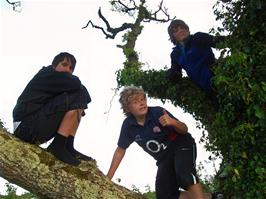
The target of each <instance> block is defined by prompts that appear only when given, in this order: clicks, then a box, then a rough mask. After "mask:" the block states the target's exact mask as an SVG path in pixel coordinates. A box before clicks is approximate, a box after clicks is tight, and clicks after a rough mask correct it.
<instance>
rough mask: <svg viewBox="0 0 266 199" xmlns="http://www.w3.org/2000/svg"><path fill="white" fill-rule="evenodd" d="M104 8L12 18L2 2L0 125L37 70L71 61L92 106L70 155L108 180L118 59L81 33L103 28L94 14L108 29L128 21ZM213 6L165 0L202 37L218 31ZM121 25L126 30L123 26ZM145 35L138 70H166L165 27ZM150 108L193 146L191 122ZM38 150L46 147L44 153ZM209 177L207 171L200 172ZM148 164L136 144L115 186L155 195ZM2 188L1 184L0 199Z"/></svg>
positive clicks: (26, 5)
mask: <svg viewBox="0 0 266 199" xmlns="http://www.w3.org/2000/svg"><path fill="white" fill-rule="evenodd" d="M147 1H148V3H147V5H150V7H149V8H150V9H153V10H156V9H157V7H156V6H157V5H158V2H159V1H158V0H147ZM108 2H109V0H32V1H29V0H22V8H23V9H22V11H21V12H20V13H18V12H14V11H13V10H12V7H11V6H10V5H9V4H7V3H6V1H5V0H1V1H0V4H1V15H0V16H1V21H0V26H1V27H0V37H1V41H0V42H1V48H0V51H1V54H0V66H1V78H0V91H1V97H0V119H1V120H2V121H3V122H4V123H5V126H6V128H8V129H9V131H10V132H12V131H13V127H12V109H13V107H14V105H15V103H16V100H17V97H18V96H19V95H20V93H21V92H22V90H23V89H24V87H25V86H26V84H27V83H28V81H29V80H30V79H31V78H32V77H33V75H35V74H36V73H37V72H38V70H39V69H40V68H41V67H42V66H47V65H50V64H51V61H52V59H53V58H54V56H55V55H56V54H58V53H59V52H62V51H67V52H70V53H72V54H73V55H74V56H75V57H76V59H77V65H76V69H75V72H74V74H75V75H77V76H79V78H80V79H81V81H82V82H83V84H84V85H85V86H86V87H87V89H88V91H89V93H90V95H91V98H92V102H91V103H90V104H89V106H88V109H87V110H86V116H85V117H84V118H83V119H82V121H81V125H80V127H79V129H78V133H77V135H76V140H75V147H76V148H77V149H78V150H79V151H81V152H83V153H84V154H87V155H89V156H92V157H93V158H94V159H96V161H97V164H98V167H99V169H100V170H101V171H102V172H103V173H105V174H106V173H107V171H108V168H109V165H110V162H111V159H112V156H113V152H114V150H115V148H116V146H117V145H116V144H117V139H118V136H119V133H120V127H121V124H122V122H123V119H124V115H123V113H122V110H121V109H120V105H119V103H118V96H117V95H115V93H114V88H116V85H117V84H116V75H115V72H116V71H117V70H118V69H120V68H122V67H123V62H124V55H123V53H122V50H121V49H119V48H117V47H116V45H117V44H121V42H122V37H121V36H122V34H121V33H120V34H118V35H117V37H116V39H115V40H106V39H105V37H104V35H103V34H102V33H101V32H100V31H99V30H96V29H92V28H87V29H82V27H83V26H85V25H86V23H87V22H88V20H90V19H91V20H93V22H95V23H96V24H99V25H102V22H101V21H100V20H99V18H98V15H97V11H98V8H99V7H100V6H101V8H102V13H103V14H104V15H105V17H106V18H107V19H109V22H110V24H111V25H113V26H114V27H117V26H120V25H121V24H122V22H124V20H126V19H128V18H127V17H125V16H122V15H119V14H118V13H112V12H111V11H110V5H109V3H108ZM214 3H215V1H214V0H164V5H165V6H166V7H167V8H169V9H168V11H169V13H170V15H171V16H176V17H177V18H180V19H183V20H184V21H186V23H187V24H188V25H189V26H190V31H191V33H195V32H196V31H203V32H209V30H210V29H211V28H212V27H213V26H215V25H216V24H217V22H216V21H215V16H214V15H213V10H212V6H213V5H214ZM127 22H132V19H131V21H127ZM143 25H144V29H143V32H142V34H141V36H140V37H139V38H138V40H137V44H136V50H137V51H138V52H139V53H140V55H139V57H140V61H141V62H143V63H146V66H145V67H150V68H153V69H160V68H163V67H165V66H167V67H170V52H171V48H172V47H173V46H172V44H171V43H170V41H169V40H168V35H167V26H168V25H169V23H166V24H160V23H150V24H147V23H146V24H143ZM148 104H149V105H152V106H153V105H160V106H164V107H165V108H166V109H167V110H168V111H170V112H171V113H172V114H173V115H175V116H176V117H177V118H178V119H179V120H181V121H183V122H185V123H186V124H187V125H188V127H189V132H190V133H191V134H192V135H193V137H194V138H196V141H197V142H199V139H200V136H201V132H202V130H199V129H196V123H197V122H196V121H195V120H194V119H193V117H192V116H191V115H189V114H187V113H184V112H183V111H182V109H180V108H178V107H174V106H173V105H171V104H169V103H166V104H162V103H161V102H160V101H159V100H155V99H149V100H148ZM44 147H45V146H44ZM208 156H209V153H207V152H206V151H205V149H204V148H203V147H202V146H200V144H198V159H197V161H198V162H204V161H206V160H207V159H208ZM205 166H206V168H207V169H208V172H209V173H212V171H213V169H212V168H211V167H212V166H211V165H206V164H205ZM155 174H156V165H155V161H154V160H153V159H152V158H151V157H150V156H149V155H148V154H146V153H145V152H144V151H143V150H142V149H141V148H139V147H138V146H137V145H136V144H133V145H132V146H131V147H130V148H129V149H128V150H127V153H126V156H125V157H124V159H123V161H122V163H121V165H120V167H119V168H118V170H117V173H116V175H115V176H114V178H113V181H114V182H117V180H116V179H117V178H120V179H121V182H120V184H121V185H123V186H126V187H128V188H131V186H132V185H135V186H136V187H139V188H140V189H141V190H144V187H145V185H147V184H148V185H150V186H151V188H152V189H154V180H155ZM4 183H5V181H4V180H0V193H1V190H3V188H2V187H3V184H4Z"/></svg>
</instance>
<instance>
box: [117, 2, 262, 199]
mask: <svg viewBox="0 0 266 199" xmlns="http://www.w3.org/2000/svg"><path fill="white" fill-rule="evenodd" d="M214 13H215V15H216V16H217V20H221V21H222V25H223V26H222V27H219V28H217V30H216V31H215V33H216V34H225V33H227V34H228V35H230V36H228V38H227V39H226V42H225V43H224V44H223V46H222V47H228V49H225V50H224V51H223V53H222V55H221V57H220V58H219V60H218V64H217V66H216V67H215V69H214V72H215V78H214V83H215V85H216V87H217V91H218V93H217V99H215V98H209V96H206V95H205V94H204V93H203V92H202V91H200V90H199V89H198V88H196V87H195V86H194V85H192V83H191V82H190V81H189V80H188V79H187V78H181V79H179V80H176V82H175V83H171V82H168V81H167V79H166V78H165V71H164V70H160V71H156V70H147V71H143V70H142V69H141V68H138V67H134V65H138V66H140V65H141V64H140V63H135V64H134V65H132V66H131V67H128V66H126V67H124V69H122V70H119V71H118V72H117V82H118V85H119V87H122V86H125V85H131V84H134V85H137V86H142V87H143V88H144V89H145V90H146V91H147V92H148V94H149V96H150V97H154V98H158V99H161V100H162V101H166V100H170V101H171V102H172V103H173V104H174V105H176V106H180V107H181V108H183V109H184V110H185V111H187V112H189V113H191V114H192V115H193V116H194V117H195V118H196V119H198V120H200V121H201V123H202V124H203V126H202V127H204V128H205V129H206V130H207V131H208V134H205V133H204V134H203V137H202V141H204V142H205V144H206V148H207V149H208V150H209V151H211V152H213V154H214V155H215V156H220V157H222V159H223V163H222V166H221V171H219V173H218V174H221V173H222V174H223V178H219V176H218V174H217V176H216V179H215V180H216V181H215V183H216V185H217V187H218V188H219V189H220V190H222V191H223V192H224V193H225V195H226V196H227V198H232V199H236V198H245V199H253V198H261V199H262V198H266V192H265V190H266V179H265V176H266V171H265V165H266V159H265V148H266V140H265V132H266V78H265V77H266V62H265V60H266V50H265V49H266V48H265V47H266V43H265V38H266V23H265V22H266V18H265V15H266V12H265V1H262V0H251V1H250V0H235V1H228V2H227V3H221V2H217V4H216V6H215V7H214ZM216 100H217V101H216ZM216 102H219V106H214V105H215V104H216ZM220 176H221V175H220Z"/></svg>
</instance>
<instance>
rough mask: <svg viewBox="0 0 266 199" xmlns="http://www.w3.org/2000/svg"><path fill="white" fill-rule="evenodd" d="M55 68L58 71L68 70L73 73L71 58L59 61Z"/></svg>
mask: <svg viewBox="0 0 266 199" xmlns="http://www.w3.org/2000/svg"><path fill="white" fill-rule="evenodd" d="M55 70H56V71H58V72H67V73H70V74H72V73H73V66H72V64H71V62H70V60H69V59H67V58H65V59H64V60H63V61H61V62H59V63H58V64H57V66H55Z"/></svg>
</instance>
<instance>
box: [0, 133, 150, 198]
mask: <svg viewBox="0 0 266 199" xmlns="http://www.w3.org/2000/svg"><path fill="white" fill-rule="evenodd" d="M0 176H1V177H3V178H5V179H6V180H8V181H9V182H11V183H14V184H16V185H18V186H20V187H22V188H24V189H26V190H28V191H30V192H31V193H34V194H36V195H37V196H39V197H41V198H57V199H58V198H64V199H68V198H69V199H70V198H77V199H82V198H86V199H120V198H121V199H122V198H123V199H145V197H144V196H142V195H140V194H138V193H135V192H132V191H130V190H128V189H126V188H124V187H122V186H119V185H117V184H115V183H113V182H111V181H110V180H109V179H108V178H107V177H106V176H105V175H104V174H103V173H102V172H101V171H100V170H99V169H98V168H97V165H96V161H90V162H85V161H82V163H81V164H80V165H79V166H78V167H74V166H71V165H68V164H65V163H63V162H61V161H59V160H57V159H55V158H54V156H53V155H51V154H50V153H48V152H46V151H45V149H43V148H41V147H39V146H36V145H32V144H28V143H25V142H23V141H21V140H19V139H17V138H16V137H14V136H13V135H12V134H10V133H8V132H7V131H5V130H3V129H1V128H0Z"/></svg>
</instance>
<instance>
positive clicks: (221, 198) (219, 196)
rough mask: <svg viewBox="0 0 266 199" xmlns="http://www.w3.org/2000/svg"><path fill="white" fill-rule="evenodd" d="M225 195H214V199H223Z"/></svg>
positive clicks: (215, 193) (218, 193) (216, 193)
mask: <svg viewBox="0 0 266 199" xmlns="http://www.w3.org/2000/svg"><path fill="white" fill-rule="evenodd" d="M223 198H224V195H223V194H222V193H221V192H214V193H212V199H223Z"/></svg>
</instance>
